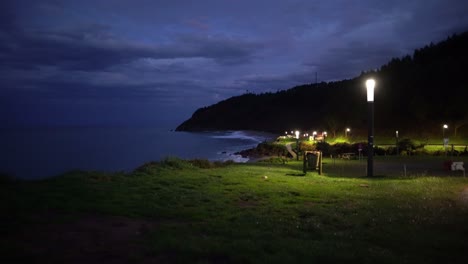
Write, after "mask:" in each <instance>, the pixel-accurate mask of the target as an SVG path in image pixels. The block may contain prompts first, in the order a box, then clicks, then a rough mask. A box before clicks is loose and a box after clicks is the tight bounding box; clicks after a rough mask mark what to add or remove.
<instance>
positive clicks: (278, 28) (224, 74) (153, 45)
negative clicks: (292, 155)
mask: <svg viewBox="0 0 468 264" xmlns="http://www.w3.org/2000/svg"><path fill="white" fill-rule="evenodd" d="M467 14H468V2H467V1H466V0H393V1H387V0H385V1H384V0H382V1H380V0H359V1H354V0H327V1H318V0H317V1H316V0H294V1H293V0H291V1H286V0H268V1H256V0H248V1H243V0H212V1H211V0H206V1H205V0H192V1H189V0H187V1H185V0H167V1H166V0H153V1H150V0H79V1H76V0H42V1H41V0H37V1H34V0H29V1H26V0H2V1H0V89H1V91H0V122H1V123H2V125H7V126H9V125H24V124H33V125H36V124H47V125H101V124H102V125H116V124H130V125H131V124H155V125H167V124H171V125H176V124H177V123H180V122H182V121H183V120H185V119H187V118H189V117H190V115H191V113H192V112H193V111H194V110H196V109H197V108H199V107H202V106H206V105H209V104H213V103H216V102H218V101H219V100H222V99H226V98H228V97H230V96H234V95H240V94H243V93H245V92H246V91H247V90H249V91H251V92H255V93H260V92H266V91H273V92H274V91H277V90H283V89H287V88H290V87H292V86H294V85H298V84H304V83H313V82H315V73H316V72H317V74H318V80H319V81H332V80H340V79H344V78H353V77H355V76H357V75H359V73H360V72H361V71H364V70H369V69H374V68H378V67H379V66H381V65H382V64H384V63H386V62H388V61H389V60H390V59H391V58H392V57H400V56H403V55H406V54H408V53H410V54H411V53H412V51H413V50H414V49H415V48H419V47H422V46H424V45H426V44H428V43H430V42H434V43H435V42H438V41H441V40H443V39H445V38H446V37H447V36H449V35H451V34H453V33H457V32H463V31H466V30H468V15H467Z"/></svg>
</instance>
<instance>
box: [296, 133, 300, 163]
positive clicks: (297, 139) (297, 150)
mask: <svg viewBox="0 0 468 264" xmlns="http://www.w3.org/2000/svg"><path fill="white" fill-rule="evenodd" d="M299 134H300V132H299V130H296V160H299Z"/></svg>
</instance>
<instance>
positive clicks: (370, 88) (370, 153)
mask: <svg viewBox="0 0 468 264" xmlns="http://www.w3.org/2000/svg"><path fill="white" fill-rule="evenodd" d="M366 88H367V105H368V112H367V114H368V120H367V122H368V125H369V127H368V128H369V129H368V139H367V149H368V150H367V177H372V176H374V88H375V81H374V80H373V79H368V80H367V81H366Z"/></svg>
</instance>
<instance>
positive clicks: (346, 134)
mask: <svg viewBox="0 0 468 264" xmlns="http://www.w3.org/2000/svg"><path fill="white" fill-rule="evenodd" d="M349 132H351V129H350V128H346V130H345V137H346V138H347V137H348V133H349Z"/></svg>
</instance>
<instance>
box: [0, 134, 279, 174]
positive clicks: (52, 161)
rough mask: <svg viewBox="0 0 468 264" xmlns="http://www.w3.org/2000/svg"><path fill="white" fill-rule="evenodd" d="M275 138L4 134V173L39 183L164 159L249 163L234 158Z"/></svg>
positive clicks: (0, 139)
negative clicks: (66, 174)
mask: <svg viewBox="0 0 468 264" xmlns="http://www.w3.org/2000/svg"><path fill="white" fill-rule="evenodd" d="M273 138H274V135H272V134H268V133H261V132H254V131H219V132H204V133H188V132H174V131H171V130H170V129H164V128H149V127H58V128H57V127H54V128H50V127H48V128H34V129H31V128H29V129H26V128H21V129H18V128H15V129H2V130H1V131H0V147H1V150H0V173H1V174H6V175H10V176H13V177H18V178H25V179H39V178H45V177H51V176H56V175H59V174H61V173H64V172H66V171H70V170H75V169H79V170H88V171H95V170H97V171H108V172H115V171H126V172H128V171H132V170H133V169H135V168H136V167H138V166H140V165H142V164H144V163H146V162H149V161H157V160H161V159H163V158H165V157H179V158H183V159H192V158H202V159H209V160H211V161H215V160H219V161H225V160H234V161H235V162H246V161H248V158H243V157H241V156H239V155H235V153H236V152H238V151H241V150H244V149H249V148H252V147H255V146H256V145H257V144H258V143H260V142H262V141H265V140H271V139H273Z"/></svg>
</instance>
